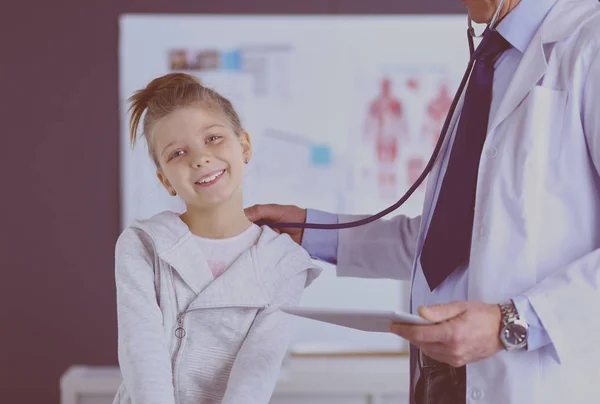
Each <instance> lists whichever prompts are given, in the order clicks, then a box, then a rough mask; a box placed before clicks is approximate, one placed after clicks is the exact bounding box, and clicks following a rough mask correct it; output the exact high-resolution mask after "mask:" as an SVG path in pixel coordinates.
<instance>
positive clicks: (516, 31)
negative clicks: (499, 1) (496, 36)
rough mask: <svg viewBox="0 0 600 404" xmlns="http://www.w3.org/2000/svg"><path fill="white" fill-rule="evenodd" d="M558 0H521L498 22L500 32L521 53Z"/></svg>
mask: <svg viewBox="0 0 600 404" xmlns="http://www.w3.org/2000/svg"><path fill="white" fill-rule="evenodd" d="M556 1H557V0H521V1H520V2H519V4H518V5H517V6H516V7H515V8H514V9H513V10H512V11H511V12H510V13H508V15H507V16H506V17H504V19H503V20H502V21H501V22H500V24H498V29H497V30H498V32H499V33H500V35H502V37H504V39H506V40H507V41H508V42H509V43H510V44H511V45H512V46H513V47H514V48H516V49H518V50H519V51H520V52H521V53H525V50H526V49H527V47H528V46H529V43H530V42H531V40H532V39H533V37H534V35H535V33H536V32H537V31H538V29H539V28H540V26H541V25H542V22H543V21H544V18H546V15H547V14H548V12H549V11H550V9H551V8H552V7H553V6H554V4H555V3H556Z"/></svg>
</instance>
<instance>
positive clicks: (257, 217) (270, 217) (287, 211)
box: [244, 203, 306, 223]
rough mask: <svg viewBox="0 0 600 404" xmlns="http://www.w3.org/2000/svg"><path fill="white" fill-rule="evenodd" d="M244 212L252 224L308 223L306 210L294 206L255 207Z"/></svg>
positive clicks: (268, 205) (270, 204)
mask: <svg viewBox="0 0 600 404" xmlns="http://www.w3.org/2000/svg"><path fill="white" fill-rule="evenodd" d="M244 212H245V214H246V217H247V218H248V220H250V221H252V222H256V221H260V222H267V223H268V222H283V223H291V222H294V223H303V222H305V221H306V210H305V209H302V208H299V207H298V206H294V205H278V204H275V203H269V204H264V205H253V206H250V207H248V208H246V209H244Z"/></svg>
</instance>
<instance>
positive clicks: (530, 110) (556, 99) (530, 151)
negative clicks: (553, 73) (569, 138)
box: [521, 86, 568, 171]
mask: <svg viewBox="0 0 600 404" xmlns="http://www.w3.org/2000/svg"><path fill="white" fill-rule="evenodd" d="M567 96H568V92H567V91H563V90H553V89H551V88H547V87H543V86H535V87H534V88H533V90H531V93H530V94H529V96H528V97H527V98H526V99H525V101H524V105H523V108H524V111H523V112H524V114H525V115H524V117H523V118H524V119H523V121H522V122H523V127H522V128H521V129H522V130H523V140H524V141H525V142H526V145H525V146H526V147H525V148H524V150H525V151H526V152H527V156H526V164H527V165H528V166H529V168H532V169H534V170H536V171H538V170H540V169H545V168H547V167H548V163H551V162H554V161H555V160H556V159H557V158H558V156H559V154H560V152H561V145H562V143H563V141H564V139H565V134H564V133H563V122H564V117H565V114H566V106H567Z"/></svg>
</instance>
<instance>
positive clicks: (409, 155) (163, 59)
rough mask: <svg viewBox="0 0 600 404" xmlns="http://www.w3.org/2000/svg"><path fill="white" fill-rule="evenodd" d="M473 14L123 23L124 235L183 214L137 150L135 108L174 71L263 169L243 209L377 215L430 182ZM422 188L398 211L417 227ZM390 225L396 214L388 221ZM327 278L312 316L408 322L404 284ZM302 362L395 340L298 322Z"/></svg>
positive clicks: (314, 295)
mask: <svg viewBox="0 0 600 404" xmlns="http://www.w3.org/2000/svg"><path fill="white" fill-rule="evenodd" d="M464 21H465V18H464V16H419V17H417V16H410V18H408V17H406V16H364V17H363V16H353V17H349V16H312V17H310V16H301V17H290V16H252V17H228V16H193V15H186V16H174V15H169V16H160V15H152V16H150V15H125V16H122V17H121V20H120V91H119V92H120V100H121V186H122V210H121V212H122V223H121V225H122V226H123V227H125V226H126V225H127V224H128V223H130V222H131V221H132V220H134V219H135V218H143V217H148V216H151V215H152V214H154V213H157V212H159V211H161V210H165V209H171V210H176V211H182V210H183V209H184V206H183V204H182V202H181V201H180V200H178V199H177V198H173V197H171V196H169V195H168V194H167V193H166V192H165V191H164V190H163V189H162V188H161V186H160V184H159V183H158V181H157V179H156V177H155V175H154V168H153V166H152V162H151V160H150V159H149V157H148V153H147V150H146V149H145V145H144V144H143V142H141V143H140V145H139V146H138V147H136V149H135V150H133V151H132V150H131V149H130V147H129V145H128V132H127V129H128V127H127V119H128V117H127V116H126V109H127V107H128V105H127V102H126V100H127V98H128V97H129V96H131V94H133V92H134V91H135V90H137V89H140V88H142V87H144V86H145V85H146V84H147V83H148V82H149V81H150V80H152V79H153V78H155V77H157V76H160V75H163V74H166V73H169V72H174V71H181V72H187V73H190V74H193V75H196V76H197V77H198V78H200V79H201V80H202V82H203V83H204V84H205V85H206V86H209V87H211V88H214V89H215V90H216V91H218V92H220V93H221V94H222V95H223V96H225V97H227V98H229V99H230V100H231V101H232V103H233V105H234V107H235V108H236V110H237V111H238V113H239V114H240V117H241V119H242V123H243V126H244V127H245V128H246V129H247V130H248V132H249V133H250V136H251V140H252V145H253V158H252V161H251V162H250V164H249V165H248V166H247V173H246V178H245V183H244V198H245V200H244V203H245V205H246V206H249V205H253V204H255V203H280V204H293V205H298V206H302V207H308V208H315V209H320V210H325V211H328V212H338V213H357V214H366V213H376V212H378V211H380V210H382V209H384V208H385V207H387V206H389V205H391V204H393V203H394V202H395V201H396V200H398V199H399V198H400V197H401V196H402V195H403V194H404V192H405V191H406V190H407V189H408V187H409V186H410V185H411V184H412V183H413V182H414V180H415V179H416V178H417V177H418V176H419V175H420V173H421V172H422V170H423V169H424V167H425V165H426V164H427V160H428V159H429V156H430V153H431V152H432V150H433V147H434V145H435V142H436V140H437V138H438V136H439V134H440V130H441V127H442V125H443V122H444V119H445V116H446V112H447V111H448V109H449V106H450V103H451V101H452V96H453V94H454V91H455V89H456V87H457V86H458V81H459V79H460V77H461V75H462V72H463V70H464V68H465V66H466V63H467V59H468V45H467V41H466V37H465V28H464ZM424 189H425V187H424V185H423V186H421V187H420V188H419V189H418V190H417V192H415V194H414V195H413V197H412V198H411V199H410V200H409V202H407V203H406V204H405V206H403V207H402V208H401V209H399V210H398V213H401V214H406V215H409V216H417V215H419V214H420V211H421V204H422V202H423V196H424V195H423V194H424ZM390 217H391V215H390ZM320 264H321V265H322V266H323V267H324V272H323V275H322V276H321V277H320V278H319V279H318V280H317V282H315V283H314V284H313V285H312V286H311V287H309V288H308V289H307V290H306V293H305V295H304V297H303V303H302V304H303V305H306V306H315V307H317V306H328V307H344V308H363V309H385V310H390V309H391V310H397V309H400V310H406V309H407V307H408V306H407V301H408V296H407V293H406V288H407V284H406V282H399V281H397V280H372V279H371V280H365V279H354V278H338V277H336V275H335V267H334V266H332V265H329V264H323V263H320ZM294 321H295V323H294V327H295V333H294V335H295V337H294V349H296V350H298V351H318V350H325V351H336V350H340V351H357V350H358V351H382V350H383V351H389V350H398V349H402V348H405V344H404V343H403V342H402V341H400V340H399V339H398V338H397V337H395V336H393V335H386V334H371V333H364V332H360V331H355V330H349V329H344V328H341V327H337V326H331V325H327V324H322V323H316V322H313V321H310V320H303V319H295V320H294Z"/></svg>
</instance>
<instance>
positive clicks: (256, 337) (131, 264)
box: [114, 73, 320, 404]
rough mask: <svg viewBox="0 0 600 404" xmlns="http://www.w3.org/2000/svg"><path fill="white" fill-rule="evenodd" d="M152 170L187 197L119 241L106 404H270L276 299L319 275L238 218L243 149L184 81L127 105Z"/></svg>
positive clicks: (214, 102)
mask: <svg viewBox="0 0 600 404" xmlns="http://www.w3.org/2000/svg"><path fill="white" fill-rule="evenodd" d="M129 101H130V102H131V107H130V112H131V121H130V131H131V133H130V136H131V143H132V147H133V146H134V145H135V141H136V137H137V136H136V134H137V129H138V125H139V123H140V119H141V117H142V115H143V114H144V112H145V117H144V120H143V136H144V137H145V139H146V141H147V144H148V150H149V153H150V156H151V157H152V160H153V161H154V163H155V165H156V174H157V176H158V178H159V180H160V182H161V183H162V185H163V186H164V187H165V189H166V190H167V191H168V192H169V193H170V194H171V195H173V196H175V195H179V196H180V197H181V198H182V199H183V200H184V202H185V204H186V211H185V213H183V214H182V215H178V214H176V213H174V212H170V211H165V212H162V213H159V214H157V215H155V216H153V217H152V218H150V219H147V220H141V221H136V222H134V223H133V224H132V225H131V226H129V227H128V228H127V229H125V231H123V233H122V234H121V235H120V237H119V239H118V241H117V245H116V271H115V272H116V285H117V307H118V327H119V328H118V331H119V332H118V335H119V337H118V342H119V364H120V368H121V373H122V375H123V381H122V384H121V386H120V387H119V391H118V393H117V395H116V397H115V400H114V403H135V404H138V403H139V404H153V403H156V404H170V403H180V404H192V403H194V404H198V403H235V404H239V403H261V404H265V403H268V401H269V399H270V397H271V394H272V392H273V390H274V388H275V383H276V380H277V375H278V372H279V369H280V367H281V363H282V360H283V357H284V355H285V352H286V349H287V345H288V341H289V339H288V336H287V335H286V333H287V331H288V329H287V324H286V318H285V317H284V316H285V314H284V313H283V312H281V311H280V310H279V308H280V307H281V306H284V305H297V304H298V303H299V301H300V297H301V295H302V292H303V290H304V288H305V287H306V286H308V285H309V284H310V283H311V282H312V281H313V280H314V278H315V277H316V276H318V274H319V273H320V268H318V267H315V266H314V264H313V263H312V261H311V259H310V257H309V255H308V253H307V252H306V251H305V250H303V249H302V248H301V247H300V246H298V245H297V244H296V243H295V242H294V241H292V239H291V238H290V237H289V236H287V235H284V234H278V233H276V232H275V231H273V230H272V229H270V228H269V227H266V226H262V227H259V226H257V225H256V224H254V223H252V222H250V221H249V220H248V219H247V218H246V215H245V214H244V208H243V203H242V187H241V184H242V178H243V174H244V165H245V164H247V163H248V162H249V161H250V158H251V156H252V149H251V145H250V139H249V135H248V133H247V132H246V131H245V130H243V129H242V126H241V123H240V119H239V117H238V115H237V113H236V112H235V110H234V109H233V107H232V105H231V103H230V102H229V101H228V100H227V99H225V98H223V97H222V96H221V95H219V94H218V93H216V92H215V91H213V90H211V89H209V88H206V87H204V86H202V85H201V84H200V82H199V81H198V80H197V79H196V78H194V77H193V76H189V75H186V74H180V73H174V74H168V75H166V76H163V77H160V78H157V79H155V80H153V81H151V82H150V83H149V84H148V86H147V87H146V88H144V89H142V90H139V91H137V92H136V93H135V94H134V95H133V96H132V97H131V98H130V100H129Z"/></svg>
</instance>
